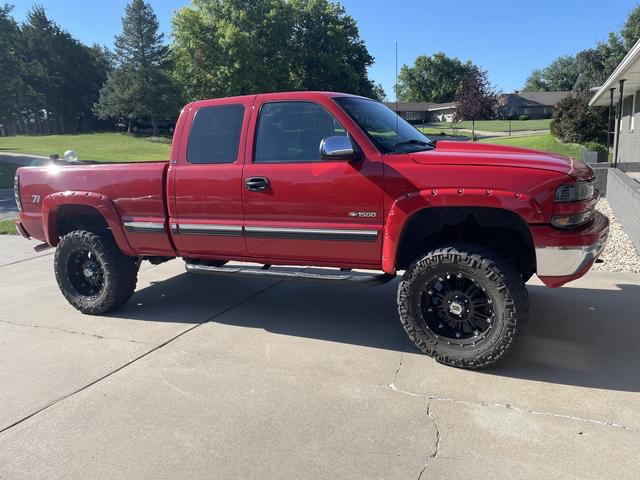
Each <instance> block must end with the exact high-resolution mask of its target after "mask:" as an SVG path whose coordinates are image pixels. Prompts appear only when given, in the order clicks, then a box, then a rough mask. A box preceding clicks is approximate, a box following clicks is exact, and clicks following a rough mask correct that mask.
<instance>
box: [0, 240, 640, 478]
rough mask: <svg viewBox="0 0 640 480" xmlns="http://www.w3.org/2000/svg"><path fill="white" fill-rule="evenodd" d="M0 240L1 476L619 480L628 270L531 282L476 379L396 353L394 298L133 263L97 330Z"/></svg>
mask: <svg viewBox="0 0 640 480" xmlns="http://www.w3.org/2000/svg"><path fill="white" fill-rule="evenodd" d="M33 245H34V242H29V241H26V240H24V239H22V238H18V237H3V238H0V252H2V253H1V254H0V273H1V274H2V275H1V277H0V300H1V306H0V320H1V321H0V332H1V333H0V355H1V359H0V381H1V385H2V389H1V390H0V405H2V408H1V409H0V431H1V433H0V478H2V479H15V478H20V479H25V478H48V479H51V478H66V479H71V478H78V479H80V478H82V479H84V478H127V479H136V478H140V479H142V478H167V479H169V478H191V479H197V478H203V479H204V478H226V479H233V478H238V479H240V478H242V479H246V478H265V479H267V478H278V479H286V478H291V479H301V478H305V479H310V478H318V479H327V478H333V479H338V478H349V479H357V478H362V479H373V478H380V479H407V478H418V477H419V476H420V475H421V476H422V478H430V479H437V478H443V479H444V478H447V479H457V478H459V479H465V480H468V479H472V478H477V479H485V478H529V479H530V478H576V479H578V478H580V479H586V478H594V479H596V478H597V479H600V478H633V477H636V476H637V474H638V472H639V471H640V460H639V459H638V456H637V452H638V451H640V394H639V393H638V392H639V390H640V373H639V371H638V365H639V362H638V352H639V351H640V322H639V321H638V320H639V318H638V312H637V305H638V296H639V295H640V275H637V274H624V273H616V274H612V273H603V272H592V273H590V274H589V275H588V276H587V277H586V278H585V279H583V280H581V281H579V282H576V283H575V284H573V285H571V286H568V287H565V288H562V289H559V290H551V289H547V288H544V287H541V286H539V283H538V282H533V283H532V284H531V285H530V287H529V294H530V301H531V319H530V324H529V328H528V331H527V333H526V335H525V337H523V339H522V340H521V341H520V343H519V344H518V345H517V346H516V350H515V352H514V353H513V355H511V356H510V357H509V358H508V359H507V360H506V361H505V362H503V363H501V364H499V365H498V366H496V367H494V368H492V369H490V370H486V371H482V372H470V371H463V370H456V369H454V368H450V367H444V366H441V365H438V364H436V363H435V362H434V361H432V360H431V359H429V358H427V357H426V356H424V355H422V354H420V353H418V352H417V351H416V350H415V349H414V348H413V347H411V346H410V345H409V342H407V341H406V339H405V335H404V332H403V330H402V329H401V327H400V324H399V322H398V320H397V315H396V311H395V305H394V300H395V288H396V283H395V282H392V283H391V284H390V285H387V286H385V287H377V288H357V287H342V286H322V285H314V284H311V285H310V284H297V283H282V282H273V281H259V280H244V279H243V280H233V279H216V278H209V277H195V276H190V275H188V274H186V273H184V270H183V263H182V262H181V261H173V262H170V263H167V264H164V265H161V266H158V267H151V266H150V265H148V264H147V263H145V264H143V268H142V269H141V272H140V275H139V278H140V280H139V283H138V290H137V293H136V294H135V295H134V297H133V299H132V300H131V301H130V302H129V303H128V304H127V305H125V307H124V308H122V309H120V310H119V311H117V312H115V313H113V314H112V315H110V316H103V317H90V316H84V315H81V314H80V313H78V312H76V311H75V310H73V309H72V308H71V307H70V306H69V305H68V304H67V303H66V301H65V300H64V298H63V297H62V295H61V294H60V293H59V291H58V288H57V286H56V284H55V281H54V276H53V271H52V260H53V256H52V253H53V250H48V251H46V252H41V253H40V254H35V253H33V251H32V250H31V247H32V246H33Z"/></svg>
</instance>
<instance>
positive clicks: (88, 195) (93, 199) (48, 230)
mask: <svg viewBox="0 0 640 480" xmlns="http://www.w3.org/2000/svg"><path fill="white" fill-rule="evenodd" d="M63 205H81V206H86V207H92V208H95V209H96V210H97V211H98V213H99V214H100V215H102V218H104V220H105V221H106V222H107V225H108V226H109V228H110V229H111V232H112V234H113V238H114V239H115V241H116V244H117V245H118V248H119V249H120V250H121V251H122V253H124V254H125V255H129V256H132V257H133V256H135V253H134V252H133V249H132V248H131V245H129V241H128V240H127V237H126V235H125V233H124V229H123V228H122V222H121V221H120V215H119V213H118V210H117V209H116V206H115V204H114V203H113V201H112V200H111V199H110V198H108V197H106V196H104V195H101V194H99V193H94V192H81V191H66V192H58V193H52V194H51V195H47V196H46V197H45V198H44V199H43V200H42V223H43V225H44V235H45V239H46V241H47V243H48V244H49V245H51V246H52V247H55V246H56V245H57V244H58V227H57V225H58V222H57V220H58V210H59V209H60V207H61V206H63Z"/></svg>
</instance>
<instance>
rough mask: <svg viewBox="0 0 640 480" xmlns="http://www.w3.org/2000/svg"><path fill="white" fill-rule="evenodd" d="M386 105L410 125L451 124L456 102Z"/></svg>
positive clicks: (392, 103) (388, 103)
mask: <svg viewBox="0 0 640 480" xmlns="http://www.w3.org/2000/svg"><path fill="white" fill-rule="evenodd" d="M385 105H386V106H387V107H388V108H390V109H391V110H393V111H394V112H396V113H397V114H398V115H400V116H401V117H402V118H404V119H405V120H406V121H407V122H409V123H430V122H451V121H453V114H454V113H455V111H456V108H457V106H456V102H448V103H433V102H397V103H396V102H385Z"/></svg>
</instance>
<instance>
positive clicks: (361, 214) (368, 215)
mask: <svg viewBox="0 0 640 480" xmlns="http://www.w3.org/2000/svg"><path fill="white" fill-rule="evenodd" d="M376 215H377V214H376V212H349V216H350V217H360V218H373V217H375V216H376Z"/></svg>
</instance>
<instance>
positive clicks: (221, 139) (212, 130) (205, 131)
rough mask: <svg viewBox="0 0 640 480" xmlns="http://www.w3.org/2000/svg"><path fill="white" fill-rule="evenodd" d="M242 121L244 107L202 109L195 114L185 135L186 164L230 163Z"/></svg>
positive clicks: (237, 141)
mask: <svg viewBox="0 0 640 480" xmlns="http://www.w3.org/2000/svg"><path fill="white" fill-rule="evenodd" d="M243 118H244V105H218V106H215V107H204V108H201V109H200V110H198V111H197V112H196V116H195V118H194V119H193V125H192V126H191V132H190V133H189V143H188V144H187V161H188V162H189V163H233V162H235V161H236V160H237V158H238V145H239V143H240V132H241V131H242V119H243Z"/></svg>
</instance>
